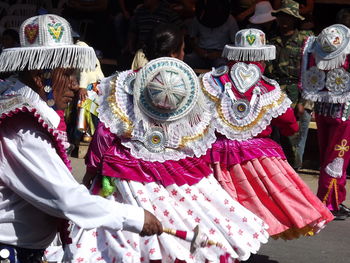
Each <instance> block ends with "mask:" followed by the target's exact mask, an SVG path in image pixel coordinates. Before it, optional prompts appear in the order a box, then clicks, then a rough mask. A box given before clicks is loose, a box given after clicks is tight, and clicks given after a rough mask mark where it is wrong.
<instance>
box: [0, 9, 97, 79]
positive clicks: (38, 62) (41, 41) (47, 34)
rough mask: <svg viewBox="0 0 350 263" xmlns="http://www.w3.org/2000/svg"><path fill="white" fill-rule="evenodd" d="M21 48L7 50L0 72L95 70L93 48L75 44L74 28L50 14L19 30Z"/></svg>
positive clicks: (26, 23) (3, 55)
mask: <svg viewBox="0 0 350 263" xmlns="http://www.w3.org/2000/svg"><path fill="white" fill-rule="evenodd" d="M19 35H20V43H21V46H20V47H16V48H8V49H4V50H3V52H2V53H1V55H0V72H5V71H22V70H24V69H28V70H34V69H53V68H78V69H94V68H95V65H96V59H97V58H96V55H95V52H94V50H93V49H92V48H91V47H82V46H77V45H74V44H73V39H72V33H71V27H70V25H69V23H68V22H67V20H65V19H64V18H62V17H60V16H57V15H52V14H47V15H40V16H34V17H31V18H28V19H27V20H25V21H24V22H23V23H22V25H21V27H20V30H19Z"/></svg>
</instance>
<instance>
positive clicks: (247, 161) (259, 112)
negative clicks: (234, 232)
mask: <svg viewBox="0 0 350 263" xmlns="http://www.w3.org/2000/svg"><path fill="white" fill-rule="evenodd" d="M223 55H224V56H226V58H228V59H229V63H228V65H227V66H224V67H221V68H218V69H214V70H213V71H212V72H209V73H207V74H205V75H204V76H203V77H202V83H203V86H202V87H203V90H204V92H205V93H206V94H207V95H208V97H209V98H210V99H211V101H212V102H213V103H214V108H215V109H216V110H215V112H216V118H214V119H215V126H216V130H217V131H218V132H219V133H220V134H221V136H220V137H219V138H218V140H217V141H216V142H215V143H214V145H213V147H212V149H211V150H209V151H208V154H207V156H206V160H207V161H208V162H210V163H211V164H212V167H213V169H214V174H215V176H216V178H217V179H218V180H219V182H220V183H221V185H222V186H223V187H224V188H225V189H226V190H227V192H228V193H230V195H231V197H233V198H234V199H235V200H237V201H238V202H239V203H240V204H242V205H243V206H244V207H246V208H248V209H249V210H250V211H252V212H253V213H255V214H257V215H258V216H259V217H261V218H262V219H263V220H265V222H266V223H267V224H268V225H269V230H268V232H269V234H270V235H271V236H273V237H274V238H278V237H281V238H284V239H293V238H297V237H299V236H300V235H312V234H314V233H315V232H317V231H318V230H319V229H320V228H321V227H322V226H323V225H324V224H325V223H327V222H329V221H331V220H332V219H333V216H332V214H330V213H329V211H328V210H327V209H326V208H325V207H324V205H323V204H322V203H321V202H320V201H319V200H318V198H317V197H316V196H315V195H314V194H313V193H312V192H311V190H310V189H309V188H308V186H307V185H306V184H305V183H304V182H303V181H302V180H301V179H300V178H299V176H298V175H297V174H296V172H295V171H294V170H293V169H292V168H291V166H290V165H289V164H288V162H287V161H286V157H285V155H284V153H283V151H282V149H281V147H280V146H279V145H278V144H277V143H276V142H274V141H273V140H271V139H269V138H268V136H269V135H270V133H271V126H270V124H271V125H275V126H277V127H278V128H279V129H280V132H281V133H282V134H284V135H287V136H289V135H292V134H293V133H295V132H296V131H297V130H298V124H297V122H296V120H295V117H294V114H293V111H292V110H291V108H290V107H289V106H290V103H291V102H290V100H289V99H288V98H287V97H286V95H285V94H284V93H282V92H281V90H280V88H279V85H278V83H277V82H276V81H274V80H271V79H268V78H266V77H265V76H263V72H264V68H265V63H264V61H265V60H271V59H274V58H275V47H274V46H271V45H265V34H264V33H263V32H262V31H261V30H257V29H244V30H241V31H239V32H238V33H237V34H236V46H230V45H226V47H225V50H224V52H223Z"/></svg>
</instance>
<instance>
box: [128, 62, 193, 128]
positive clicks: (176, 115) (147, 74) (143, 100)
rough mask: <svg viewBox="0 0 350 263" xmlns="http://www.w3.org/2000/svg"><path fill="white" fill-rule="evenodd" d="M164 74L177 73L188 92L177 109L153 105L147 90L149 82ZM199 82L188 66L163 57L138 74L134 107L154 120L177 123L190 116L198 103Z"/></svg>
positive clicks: (148, 64) (149, 63)
mask: <svg viewBox="0 0 350 263" xmlns="http://www.w3.org/2000/svg"><path fill="white" fill-rule="evenodd" d="M161 71H163V72H176V75H179V76H181V79H182V80H183V83H184V85H185V86H186V90H187V91H188V93H187V95H186V97H185V99H184V100H183V101H182V102H181V103H180V104H179V106H178V107H177V108H176V109H173V110H165V109H161V108H160V107H157V106H155V105H153V103H152V102H151V99H150V98H149V96H148V94H147V92H146V89H147V86H148V85H149V82H150V81H151V80H152V79H153V78H154V77H155V76H157V75H159V74H161ZM198 93H199V82H198V78H197V75H196V74H195V72H194V71H193V70H192V68H190V67H189V66H188V65H187V64H185V63H184V62H183V61H181V60H178V59H176V58H170V57H161V58H157V59H154V60H151V61H150V62H148V63H147V64H146V65H145V66H144V67H142V68H141V70H140V71H139V72H138V74H137V77H136V80H135V85H134V105H137V106H138V108H139V109H140V110H141V111H142V112H143V113H144V114H146V115H147V116H149V117H150V118H152V119H153V120H156V121H160V122H168V121H175V120H178V119H181V118H182V117H184V116H185V115H187V114H189V113H190V112H191V110H192V109H193V107H195V105H196V103H197V98H198Z"/></svg>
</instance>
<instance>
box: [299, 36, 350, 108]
mask: <svg viewBox="0 0 350 263" xmlns="http://www.w3.org/2000/svg"><path fill="white" fill-rule="evenodd" d="M314 41H315V38H314V37H309V38H308V39H307V41H306V42H305V46H304V49H303V53H302V62H301V74H302V76H301V78H300V79H301V81H300V82H299V88H300V89H301V90H302V97H303V98H304V99H306V100H310V101H313V102H325V103H346V102H347V101H349V100H350V92H344V93H341V94H339V93H336V92H331V91H322V90H321V88H320V87H316V86H317V85H316V86H315V87H312V86H311V85H310V83H309V81H308V79H307V74H309V73H308V72H309V70H310V69H311V68H309V67H308V64H309V56H310V54H311V53H312V52H313V50H312V47H313V44H314ZM345 58H346V56H345ZM316 60H317V58H316ZM341 61H343V58H341ZM344 62H345V59H344V61H343V62H342V63H341V64H340V65H338V63H336V64H334V65H333V66H332V67H329V68H328V67H327V68H328V69H334V68H337V67H341V66H342V65H343V64H344ZM316 64H317V61H316ZM317 67H318V68H319V69H318V70H319V71H322V70H326V69H325V68H323V67H320V64H317ZM320 81H321V80H319V82H320ZM324 84H325V82H324Z"/></svg>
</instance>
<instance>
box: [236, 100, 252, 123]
mask: <svg viewBox="0 0 350 263" xmlns="http://www.w3.org/2000/svg"><path fill="white" fill-rule="evenodd" d="M232 109H233V112H234V114H235V117H237V118H238V119H244V118H245V117H247V116H248V114H249V112H250V104H249V101H248V100H237V101H235V102H234V103H233V104H232Z"/></svg>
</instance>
